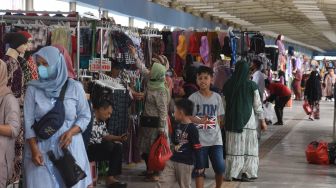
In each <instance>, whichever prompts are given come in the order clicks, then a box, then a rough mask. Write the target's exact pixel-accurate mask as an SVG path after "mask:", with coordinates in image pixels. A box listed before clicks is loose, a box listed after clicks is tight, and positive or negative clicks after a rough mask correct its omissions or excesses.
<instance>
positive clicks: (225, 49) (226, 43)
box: [222, 36, 232, 57]
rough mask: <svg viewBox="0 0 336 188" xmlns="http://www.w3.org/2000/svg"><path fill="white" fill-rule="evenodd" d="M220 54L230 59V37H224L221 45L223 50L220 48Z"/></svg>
mask: <svg viewBox="0 0 336 188" xmlns="http://www.w3.org/2000/svg"><path fill="white" fill-rule="evenodd" d="M222 53H223V54H224V55H225V56H226V57H231V55H232V49H231V41H230V37H228V36H225V37H224V45H223V48H222Z"/></svg>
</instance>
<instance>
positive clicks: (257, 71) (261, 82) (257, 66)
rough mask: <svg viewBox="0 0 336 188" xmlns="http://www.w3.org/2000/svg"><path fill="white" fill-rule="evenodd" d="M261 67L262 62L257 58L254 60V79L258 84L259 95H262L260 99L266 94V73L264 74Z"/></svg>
mask: <svg viewBox="0 0 336 188" xmlns="http://www.w3.org/2000/svg"><path fill="white" fill-rule="evenodd" d="M261 67H262V62H261V61H259V60H257V59H255V60H253V62H252V67H251V69H252V72H253V74H252V81H253V82H255V83H256V84H257V86H258V91H259V95H260V100H263V98H264V97H263V96H264V91H265V77H266V75H264V74H263V73H262V72H261Z"/></svg>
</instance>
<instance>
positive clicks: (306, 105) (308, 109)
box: [302, 100, 312, 115]
mask: <svg viewBox="0 0 336 188" xmlns="http://www.w3.org/2000/svg"><path fill="white" fill-rule="evenodd" d="M302 107H303V110H304V111H305V112H306V114H307V115H310V114H311V113H312V109H311V107H310V105H309V103H308V101H307V100H305V101H304V102H303V105H302Z"/></svg>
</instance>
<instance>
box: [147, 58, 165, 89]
mask: <svg viewBox="0 0 336 188" xmlns="http://www.w3.org/2000/svg"><path fill="white" fill-rule="evenodd" d="M166 71H167V70H166V67H165V66H163V65H161V64H160V63H154V64H153V66H152V69H151V71H150V75H149V76H150V78H149V79H150V80H149V82H148V89H150V90H164V91H165V90H167V88H166V85H165V78H166Z"/></svg>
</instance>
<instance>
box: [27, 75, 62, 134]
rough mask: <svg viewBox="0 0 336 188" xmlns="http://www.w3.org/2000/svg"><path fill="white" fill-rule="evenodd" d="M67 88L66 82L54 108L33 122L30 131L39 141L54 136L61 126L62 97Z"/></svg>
mask: <svg viewBox="0 0 336 188" xmlns="http://www.w3.org/2000/svg"><path fill="white" fill-rule="evenodd" d="M67 86H68V80H67V81H66V82H65V84H64V85H63V87H62V90H61V93H60V95H59V97H58V99H57V101H56V103H55V106H54V107H53V108H52V109H51V110H50V111H49V112H48V113H46V114H45V115H44V116H43V117H42V118H41V119H40V121H38V122H37V121H35V123H34V125H33V126H32V129H33V130H34V132H35V134H36V136H37V137H38V138H40V139H43V140H47V139H49V138H50V137H51V136H52V135H54V134H55V133H56V132H57V131H58V130H59V129H60V128H61V127H62V125H63V123H64V119H65V109H64V104H63V101H64V95H65V91H66V89H67Z"/></svg>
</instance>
